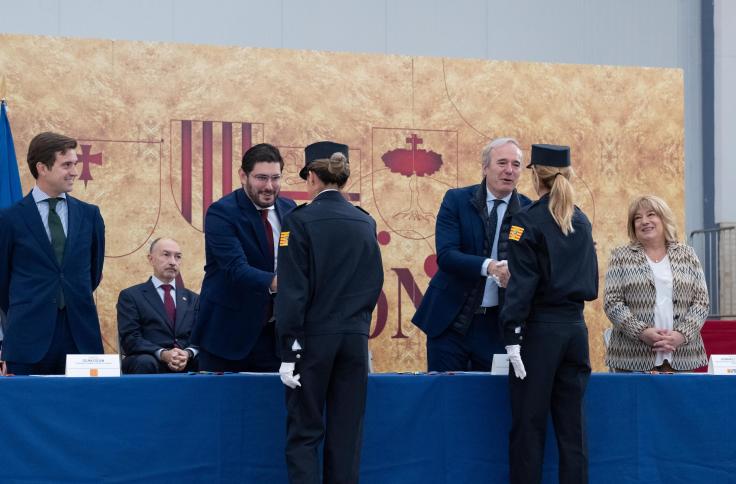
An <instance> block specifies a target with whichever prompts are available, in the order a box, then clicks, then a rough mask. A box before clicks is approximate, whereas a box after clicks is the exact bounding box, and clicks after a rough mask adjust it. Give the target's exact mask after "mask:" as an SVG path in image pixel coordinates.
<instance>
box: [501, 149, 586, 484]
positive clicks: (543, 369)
mask: <svg viewBox="0 0 736 484" xmlns="http://www.w3.org/2000/svg"><path fill="white" fill-rule="evenodd" d="M529 167H531V169H532V173H533V177H532V181H533V183H534V188H535V190H536V191H537V194H538V195H539V197H540V198H539V200H538V201H536V202H535V203H533V204H532V205H530V206H529V208H528V209H527V210H526V211H522V212H520V213H518V214H516V215H514V218H513V220H512V227H511V230H510V233H509V272H510V273H511V279H510V280H509V284H508V288H507V290H506V302H505V303H504V306H503V309H502V311H501V315H500V320H501V324H502V326H503V329H504V342H505V344H506V345H507V346H506V351H507V352H508V355H509V363H510V365H511V366H512V368H513V372H514V375H515V377H512V376H511V375H510V378H509V382H510V384H509V392H510V396H511V418H512V423H511V434H510V441H509V457H510V473H511V482H512V483H538V482H540V480H541V473H542V462H543V460H544V441H545V431H546V428H547V416H548V415H549V413H550V411H551V412H552V421H553V423H554V426H555V431H556V433H557V446H558V448H559V453H560V467H559V481H560V483H573V482H575V483H584V482H587V481H588V456H587V447H586V444H585V433H584V431H583V419H584V417H583V395H584V393H585V387H586V385H587V383H588V378H589V376H590V360H589V356H588V330H587V328H586V326H585V321H584V319H583V307H584V305H585V301H592V300H593V299H595V298H596V297H597V294H598V262H597V258H596V253H595V247H594V244H593V238H592V235H591V224H590V221H589V220H588V217H586V216H585V214H584V213H583V212H582V211H581V210H580V209H579V208H577V207H576V206H575V205H574V191H573V187H572V185H571V184H570V177H571V176H572V175H573V171H572V167H571V166H570V148H569V147H567V146H556V145H532V152H531V163H530V165H529Z"/></svg>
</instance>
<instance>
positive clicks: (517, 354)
mask: <svg viewBox="0 0 736 484" xmlns="http://www.w3.org/2000/svg"><path fill="white" fill-rule="evenodd" d="M506 354H507V355H509V363H511V365H512V366H513V367H514V375H516V378H521V379H522V380H523V379H524V378H525V377H526V370H525V369H524V362H523V361H521V346H520V345H509V346H507V347H506Z"/></svg>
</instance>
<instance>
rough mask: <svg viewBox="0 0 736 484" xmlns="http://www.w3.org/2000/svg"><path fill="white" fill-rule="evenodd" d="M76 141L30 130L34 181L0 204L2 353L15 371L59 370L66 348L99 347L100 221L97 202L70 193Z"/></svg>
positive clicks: (102, 244)
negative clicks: (9, 201) (19, 195)
mask: <svg viewBox="0 0 736 484" xmlns="http://www.w3.org/2000/svg"><path fill="white" fill-rule="evenodd" d="M76 147H77V142H76V140H74V139H72V138H69V137H67V136H63V135H60V134H56V133H48V132H46V133H41V134H39V135H37V136H36V137H35V138H33V140H31V144H30V146H29V147H28V167H29V168H30V170H31V174H32V175H33V178H35V179H36V186H35V187H33V190H32V191H31V193H30V194H29V195H27V196H26V197H25V198H23V199H22V200H20V201H19V202H18V203H16V204H15V205H13V206H11V207H9V208H7V209H5V210H4V211H3V212H0V227H2V229H1V230H0V267H1V268H2V270H0V310H2V311H4V312H5V314H6V316H7V321H6V323H5V338H4V341H3V354H2V357H3V359H4V360H5V361H6V362H7V370H8V372H10V373H15V374H16V375H28V374H62V373H64V367H65V363H66V355H67V354H73V353H82V354H87V353H92V354H96V353H102V352H103V350H102V337H101V335H100V323H99V320H98V319H97V307H96V306H95V301H94V298H93V297H92V292H93V291H94V290H95V289H96V288H97V286H98V284H99V283H100V280H101V279H102V265H103V260H104V256H105V224H104V222H103V220H102V216H101V215H100V210H99V208H98V207H97V206H95V205H91V204H88V203H85V202H82V201H81V200H77V199H76V198H74V197H71V196H69V195H68V193H69V192H71V191H72V188H73V186H74V180H75V179H76V178H77V167H76V165H77V153H76Z"/></svg>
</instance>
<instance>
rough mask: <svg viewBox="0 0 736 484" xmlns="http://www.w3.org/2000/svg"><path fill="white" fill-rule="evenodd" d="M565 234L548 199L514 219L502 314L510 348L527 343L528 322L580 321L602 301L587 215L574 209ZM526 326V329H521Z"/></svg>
mask: <svg viewBox="0 0 736 484" xmlns="http://www.w3.org/2000/svg"><path fill="white" fill-rule="evenodd" d="M572 226H573V230H574V232H572V233H570V234H568V235H564V234H563V233H562V230H560V228H559V226H558V225H557V223H556V222H555V221H554V219H553V218H552V214H551V213H550V212H549V196H548V195H545V196H543V197H542V198H540V199H539V200H537V201H536V202H534V203H533V204H531V205H530V206H529V207H528V208H526V209H522V211H521V212H519V213H517V214H516V215H514V217H513V219H512V225H511V229H510V231H509V272H510V273H511V278H510V279H509V284H508V287H507V288H506V299H505V301H504V306H503V309H502V310H501V324H502V326H503V328H504V341H505V343H506V344H507V345H511V344H520V343H521V342H522V338H523V336H522V334H523V328H524V326H525V324H526V322H527V321H539V322H581V321H583V307H584V303H585V301H592V300H594V299H595V298H597V297H598V259H597V256H596V252H595V244H594V242H593V236H592V227H591V224H590V221H589V220H588V217H587V216H586V215H585V214H584V213H583V212H582V210H580V209H579V208H578V207H575V213H574V215H573V218H572ZM517 328H521V330H517Z"/></svg>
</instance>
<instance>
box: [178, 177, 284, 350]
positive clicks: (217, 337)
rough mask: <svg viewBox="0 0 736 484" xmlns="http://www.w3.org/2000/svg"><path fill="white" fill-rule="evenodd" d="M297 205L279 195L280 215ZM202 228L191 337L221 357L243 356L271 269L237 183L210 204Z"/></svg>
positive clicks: (256, 217) (258, 324) (257, 219)
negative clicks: (198, 288)
mask: <svg viewBox="0 0 736 484" xmlns="http://www.w3.org/2000/svg"><path fill="white" fill-rule="evenodd" d="M295 206H296V204H295V203H294V201H293V200H289V199H287V198H281V197H279V198H278V199H277V200H276V213H277V214H278V216H279V219H280V220H281V221H283V220H284V216H285V215H286V214H287V213H289V212H290V211H291V210H292V209H293V208H294V207H295ZM282 223H283V222H282ZM204 234H205V256H206V263H205V266H204V272H205V274H204V280H203V281H202V292H201V293H200V296H199V313H198V316H197V322H196V324H195V326H194V331H193V332H192V341H193V343H194V344H195V345H197V346H199V347H200V348H202V349H204V350H205V351H207V352H209V353H212V354H214V355H216V356H219V357H220V358H225V359H227V360H241V359H243V358H245V357H246V356H247V355H248V354H249V353H250V350H251V349H252V348H253V345H254V344H255V342H256V340H257V339H258V336H259V335H260V333H261V329H262V328H263V320H264V319H265V317H266V308H267V307H268V303H269V299H270V298H271V297H272V296H271V295H270V294H269V292H268V288H269V286H270V285H271V280H272V279H273V276H274V275H275V274H274V270H273V265H274V264H273V258H272V257H271V254H270V251H269V249H268V245H267V242H266V232H265V230H264V228H263V222H262V221H261V216H260V214H259V212H258V210H257V209H256V207H255V205H253V202H251V201H250V199H249V198H248V196H247V195H246V194H245V192H244V191H243V189H242V188H241V189H238V190H236V191H234V192H233V193H231V194H229V195H226V196H224V197H222V198H221V199H220V200H218V201H217V202H215V203H213V204H212V205H210V207H209V209H208V210H207V215H206V216H205V222H204Z"/></svg>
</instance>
